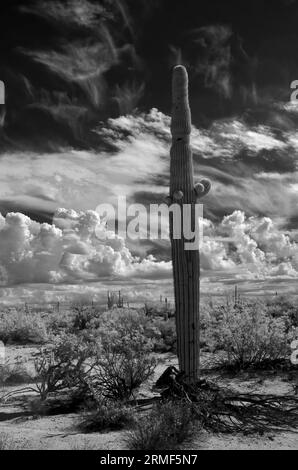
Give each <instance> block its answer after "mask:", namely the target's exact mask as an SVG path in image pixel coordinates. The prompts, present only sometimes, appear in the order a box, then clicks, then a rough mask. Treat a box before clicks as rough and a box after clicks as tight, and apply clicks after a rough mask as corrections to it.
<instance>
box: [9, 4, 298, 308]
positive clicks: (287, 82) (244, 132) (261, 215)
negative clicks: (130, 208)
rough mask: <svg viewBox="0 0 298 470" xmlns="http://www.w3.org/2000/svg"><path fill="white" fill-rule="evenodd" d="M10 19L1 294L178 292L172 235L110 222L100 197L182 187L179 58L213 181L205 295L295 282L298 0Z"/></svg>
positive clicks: (144, 197) (201, 172)
mask: <svg viewBox="0 0 298 470" xmlns="http://www.w3.org/2000/svg"><path fill="white" fill-rule="evenodd" d="M1 20H2V21H1V32H0V58H1V59H0V80H1V81H3V82H4V83H5V91H6V96H5V99H6V102H5V105H0V214H1V215H0V302H2V303H8V304H9V303H15V302H25V301H27V302H51V301H57V300H59V301H72V300H73V299H77V298H78V299H81V298H83V299H87V300H88V299H89V300H90V299H91V300H92V299H93V300H95V301H103V302H104V301H105V299H106V293H107V290H108V289H109V290H118V289H121V290H122V292H123V295H124V298H125V299H126V300H129V301H145V300H158V299H159V296H160V295H163V296H167V297H168V298H169V299H172V298H173V289H172V268H171V259H170V244H169V241H168V240H148V239H147V240H136V241H132V240H127V239H126V240H124V239H122V238H121V237H120V236H118V235H117V233H116V234H110V237H109V239H108V240H105V241H103V240H101V239H99V238H98V237H97V236H96V234H95V228H96V227H97V225H98V224H99V223H100V217H99V214H98V213H97V211H96V208H97V207H98V205H99V204H105V203H111V204H114V205H115V204H116V203H117V199H118V197H119V196H125V197H126V199H127V203H128V204H132V203H136V204H138V203H141V204H144V205H145V206H146V207H149V205H150V204H152V203H155V204H158V203H161V202H163V199H164V197H165V196H166V195H167V193H168V185H169V160H170V157H169V149H170V145H171V139H170V137H171V136H170V113H171V71H172V68H173V66H174V65H176V64H178V63H180V64H183V65H185V66H186V67H187V70H188V74H189V86H190V104H191V111H192V125H193V128H192V136H191V145H192V150H193V159H194V171H195V178H196V179H197V180H199V179H201V178H203V177H204V178H209V179H210V180H211V183H212V189H211V191H210V193H209V194H208V195H207V196H206V197H205V198H204V200H203V203H204V222H203V223H204V242H203V246H202V249H201V290H202V293H203V294H205V295H210V294H213V295H225V294H226V293H227V292H231V291H232V290H233V288H234V285H235V284H237V285H238V287H239V290H240V292H241V293H243V294H245V295H254V296H255V295H259V294H264V293H265V294H269V295H271V294H272V295H273V294H275V293H276V292H278V293H279V294H294V293H296V285H297V281H298V213H297V207H298V178H297V176H298V167H297V160H298V133H297V128H298V105H297V104H296V103H295V102H293V101H291V93H292V92H293V90H292V89H291V83H292V82H293V81H294V80H298V60H297V44H298V28H297V24H298V3H297V1H296V0H275V1H272V0H270V1H269V0H250V1H244V2H239V1H234V0H208V1H204V0H202V1H200V2H198V1H197V0H184V1H183V2H181V1H179V0H137V1H136V0H113V1H112V0H97V1H96V0H94V1H91V0H68V1H59V0H57V1H56V0H53V1H43V0H39V1H28V0H27V1H23V2H22V1H13V0H10V1H7V2H5V1H3V2H2V3H1Z"/></svg>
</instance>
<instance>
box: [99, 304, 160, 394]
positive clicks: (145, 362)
mask: <svg viewBox="0 0 298 470" xmlns="http://www.w3.org/2000/svg"><path fill="white" fill-rule="evenodd" d="M97 334H98V339H99V351H98V358H97V361H96V364H95V367H94V370H93V374H92V387H93V388H94V389H98V390H100V391H101V392H102V394H103V395H104V396H105V397H106V398H110V399H115V400H120V401H121V400H127V399H128V398H129V397H130V396H131V395H132V394H133V392H134V391H135V390H136V389H138V388H139V387H140V385H142V383H144V382H145V381H146V380H147V379H148V378H149V377H150V376H151V375H152V374H153V372H154V369H155V366H156V361H155V359H154V358H153V357H152V356H151V352H152V349H153V344H152V341H151V340H150V339H149V338H147V337H146V336H145V325H144V323H143V319H142V317H141V315H140V314H139V313H138V312H136V311H133V310H125V309H117V310H116V309H115V310H113V311H109V312H107V313H106V314H104V315H103V316H102V326H101V327H100V328H99V329H98V330H97Z"/></svg>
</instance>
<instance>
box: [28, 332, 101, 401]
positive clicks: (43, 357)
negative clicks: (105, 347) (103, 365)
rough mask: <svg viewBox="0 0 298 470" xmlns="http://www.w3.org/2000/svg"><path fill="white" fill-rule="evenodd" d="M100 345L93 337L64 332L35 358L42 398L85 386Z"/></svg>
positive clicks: (39, 391)
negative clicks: (94, 341)
mask: <svg viewBox="0 0 298 470" xmlns="http://www.w3.org/2000/svg"><path fill="white" fill-rule="evenodd" d="M95 350H96V346H95V345H94V343H93V342H92V341H90V338H89V337H85V336H76V335H72V334H63V335H61V336H58V337H56V338H55V339H54V340H53V343H52V344H50V345H48V346H47V347H45V348H42V349H41V350H40V351H39V353H38V354H37V355H36V357H35V361H34V365H35V370H36V374H37V381H36V388H37V390H38V393H39V395H40V398H41V400H45V399H46V398H47V397H48V395H49V394H50V393H53V392H57V391H61V390H64V389H66V388H67V389H73V388H75V387H80V386H83V384H84V382H85V381H86V379H87V377H88V375H89V374H90V373H91V370H92V367H93V364H92V361H90V358H92V357H96V354H95V352H94V351H95Z"/></svg>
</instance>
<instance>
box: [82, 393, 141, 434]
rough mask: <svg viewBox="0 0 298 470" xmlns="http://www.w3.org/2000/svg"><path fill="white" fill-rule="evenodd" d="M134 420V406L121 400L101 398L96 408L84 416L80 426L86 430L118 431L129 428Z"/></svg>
mask: <svg viewBox="0 0 298 470" xmlns="http://www.w3.org/2000/svg"><path fill="white" fill-rule="evenodd" d="M133 422H134V415H133V411H132V408H130V407H128V406H126V405H125V404H124V403H121V402H115V401H111V400H101V401H100V402H98V403H97V406H96V409H94V410H92V411H91V412H89V413H87V414H86V415H85V416H84V419H83V421H82V423H81V424H80V426H79V427H80V429H82V430H83V431H84V432H101V431H105V430H111V431H116V430H120V429H124V428H127V427H128V426H130V425H131V424H132V423H133Z"/></svg>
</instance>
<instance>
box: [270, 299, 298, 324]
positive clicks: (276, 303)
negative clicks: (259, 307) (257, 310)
mask: <svg viewBox="0 0 298 470" xmlns="http://www.w3.org/2000/svg"><path fill="white" fill-rule="evenodd" d="M266 310H267V312H268V315H270V316H272V317H274V318H283V319H284V321H285V322H286V324H287V326H288V328H291V327H292V326H295V327H297V326H298V306H297V304H295V303H294V302H293V300H292V299H291V298H288V297H285V296H276V297H272V298H269V299H267V300H266Z"/></svg>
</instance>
